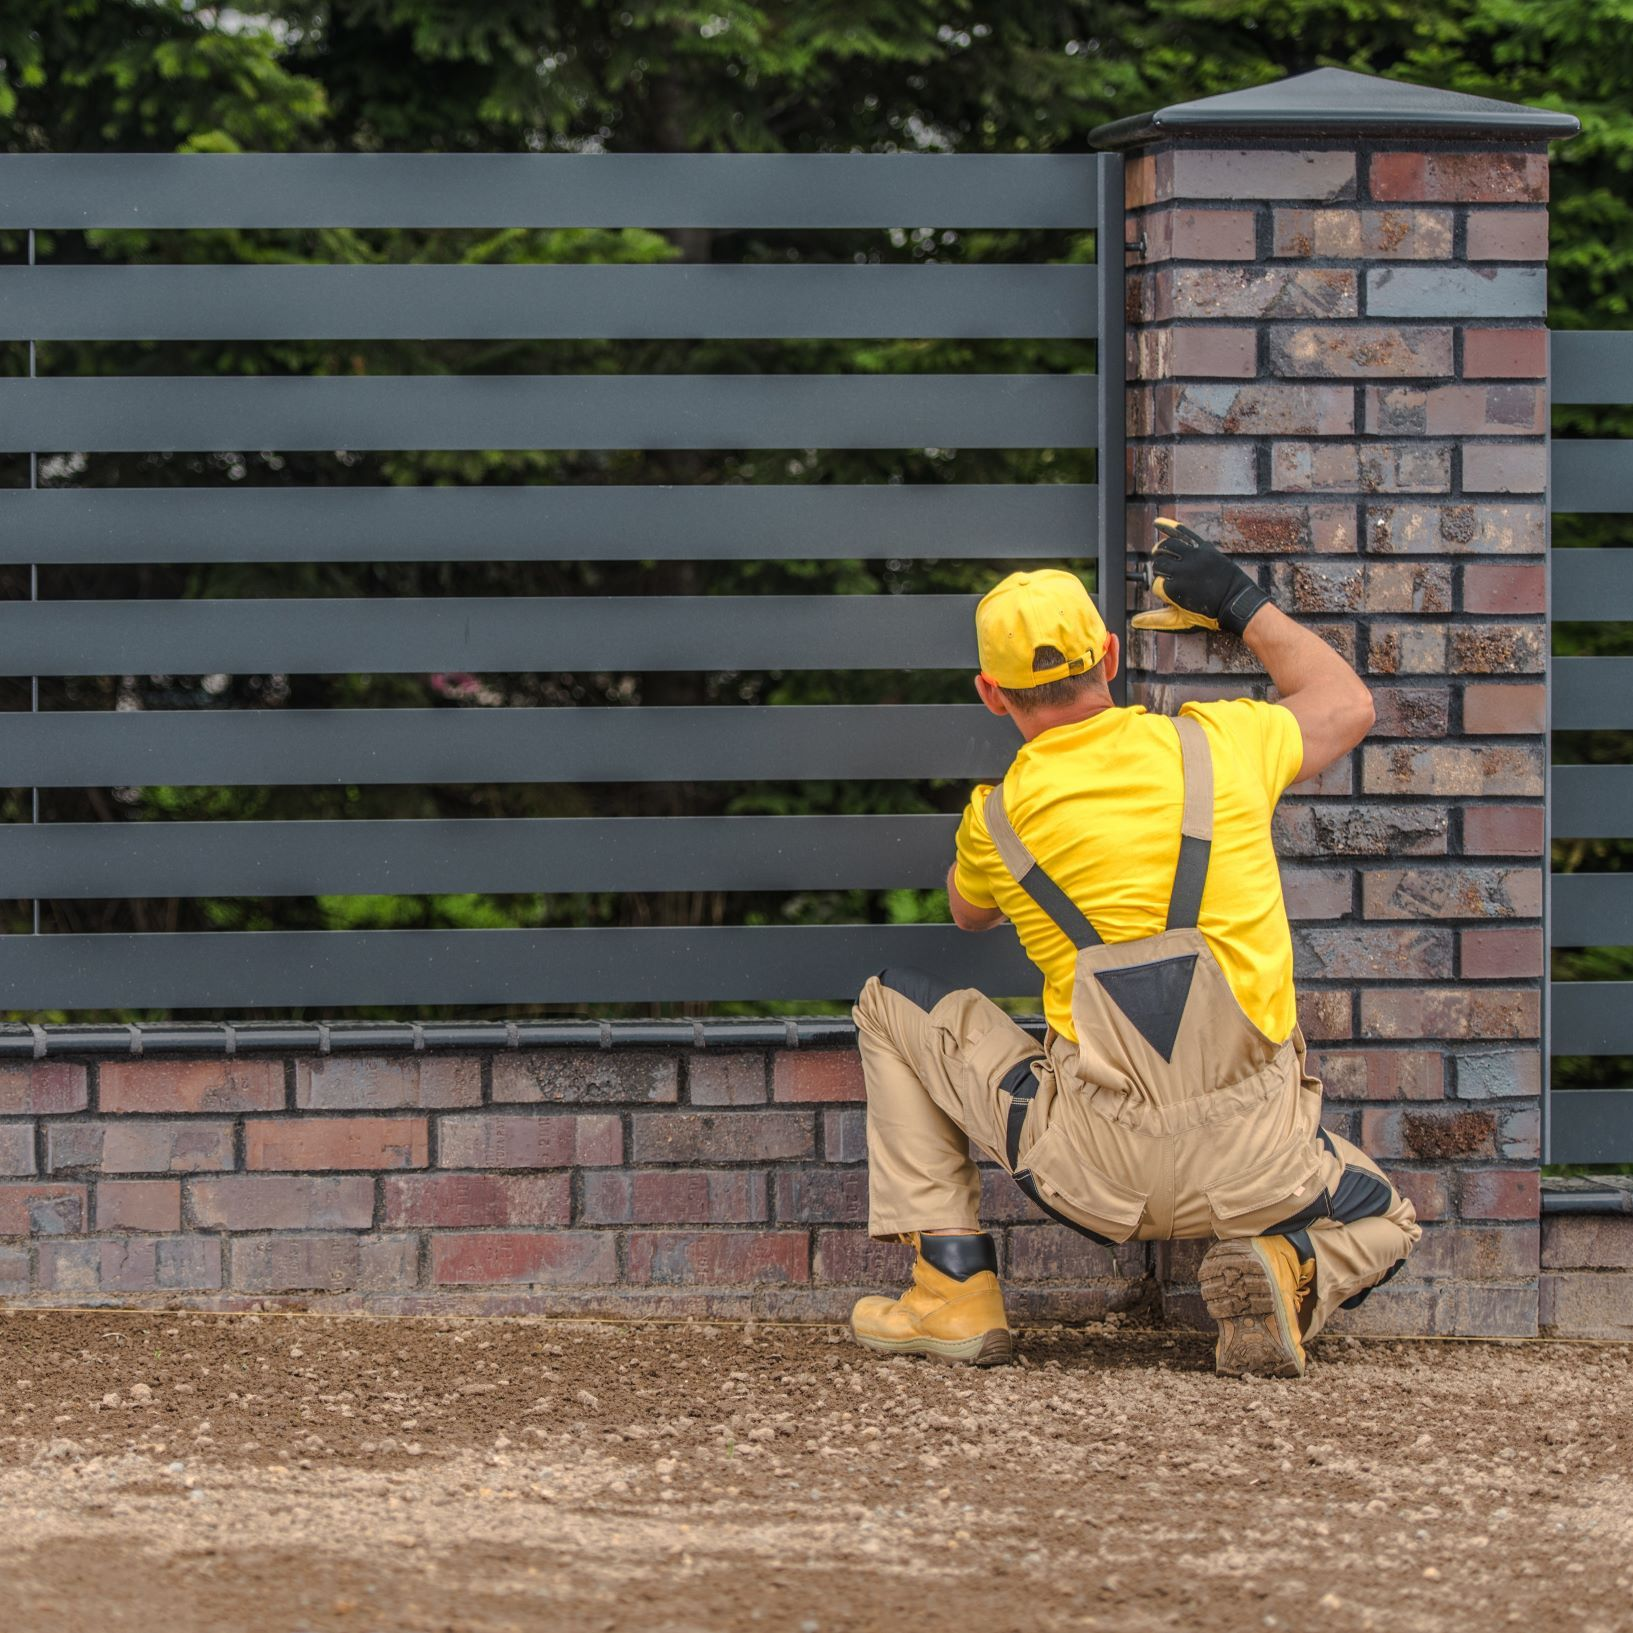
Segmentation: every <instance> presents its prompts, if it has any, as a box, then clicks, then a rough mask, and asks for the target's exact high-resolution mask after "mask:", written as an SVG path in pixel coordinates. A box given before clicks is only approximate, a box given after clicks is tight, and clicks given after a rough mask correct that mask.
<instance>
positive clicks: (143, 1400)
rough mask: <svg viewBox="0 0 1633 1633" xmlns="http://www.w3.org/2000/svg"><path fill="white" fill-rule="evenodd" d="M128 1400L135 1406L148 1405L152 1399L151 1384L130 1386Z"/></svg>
mask: <svg viewBox="0 0 1633 1633" xmlns="http://www.w3.org/2000/svg"><path fill="white" fill-rule="evenodd" d="M130 1398H131V1400H132V1401H133V1402H134V1403H135V1404H136V1405H137V1406H146V1405H148V1404H149V1403H150V1402H151V1401H152V1399H153V1386H152V1385H151V1384H132V1385H131V1386H130Z"/></svg>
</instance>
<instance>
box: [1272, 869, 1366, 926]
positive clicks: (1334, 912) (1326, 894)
mask: <svg viewBox="0 0 1633 1633" xmlns="http://www.w3.org/2000/svg"><path fill="white" fill-rule="evenodd" d="M1281 894H1282V901H1283V903H1284V904H1285V905H1286V908H1287V916H1288V918H1290V919H1292V920H1293V921H1294V922H1295V923H1297V922H1300V921H1309V920H1312V919H1341V918H1344V917H1346V916H1347V915H1348V913H1349V911H1350V907H1351V905H1352V904H1353V901H1354V897H1355V876H1354V875H1353V874H1352V873H1351V872H1350V871H1349V870H1348V869H1347V868H1283V869H1282V875H1281Z"/></svg>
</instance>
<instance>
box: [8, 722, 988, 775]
mask: <svg viewBox="0 0 1633 1633" xmlns="http://www.w3.org/2000/svg"><path fill="white" fill-rule="evenodd" d="M1018 741H1019V739H1018V738H1017V736H1016V734H1015V728H1014V726H1013V725H1011V724H1010V722H1008V721H1007V720H1001V719H999V718H997V717H996V716H994V715H990V714H988V713H987V711H986V710H985V709H983V708H981V707H980V705H979V704H879V705H869V704H856V705H819V706H811V707H798V708H756V707H745V708H730V707H720V708H555V709H552V708H524V709H484V708H450V709H243V710H240V709H230V710H226V709H224V710H221V711H219V712H218V711H215V710H200V711H196V712H195V711H193V710H174V711H164V712H153V713H145V712H140V711H137V712H109V713H91V712H89V711H87V712H84V713H66V712H64V713H54V712H49V711H48V712H45V713H41V714H21V713H0V764H4V765H5V767H6V771H7V775H8V777H9V778H10V779H11V780H12V783H13V785H14V786H16V787H21V788H28V787H34V788H106V787H135V786H139V785H148V786H153V785H159V784H165V785H172V784H173V785H178V786H189V785H191V786H214V785H221V786H247V787H253V786H255V785H257V784H265V785H267V786H277V787H297V786H300V785H303V784H306V785H318V784H326V783H335V784H340V785H341V786H346V785H349V784H382V783H549V782H674V781H680V782H687V781H691V782H721V781H731V782H736V781H743V782H753V781H757V780H789V779H795V780H798V779H804V778H813V779H821V778H830V777H834V778H861V779H868V780H871V779H882V780H885V781H891V780H900V779H917V778H921V777H951V778H969V777H984V776H991V775H996V774H1001V773H1002V771H1003V770H1004V768H1005V767H1006V766H1007V765H1008V764H1009V762H1010V760H1011V759H1012V758H1013V757H1014V752H1015V748H1016V746H1017V743H1018Z"/></svg>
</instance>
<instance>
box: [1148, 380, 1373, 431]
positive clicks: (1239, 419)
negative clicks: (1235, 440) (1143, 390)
mask: <svg viewBox="0 0 1633 1633" xmlns="http://www.w3.org/2000/svg"><path fill="white" fill-rule="evenodd" d="M1354 430H1355V393H1354V391H1353V390H1352V389H1351V388H1350V387H1348V386H1318V385H1305V384H1291V383H1281V382H1277V381H1264V380H1256V381H1253V382H1252V383H1251V384H1248V385H1239V384H1236V383H1235V382H1230V383H1226V384H1218V385H1210V384H1202V383H1190V384H1185V385H1179V384H1173V383H1169V382H1164V383H1163V384H1161V385H1159V386H1157V387H1156V389H1155V396H1154V415H1153V419H1152V423H1151V427H1150V434H1151V435H1154V436H1172V435H1175V434H1177V435H1180V436H1196V437H1216V436H1222V437H1242V436H1315V437H1326V436H1348V435H1350V434H1352V433H1353V432H1354Z"/></svg>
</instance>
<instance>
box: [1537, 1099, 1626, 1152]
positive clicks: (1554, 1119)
mask: <svg viewBox="0 0 1633 1633" xmlns="http://www.w3.org/2000/svg"><path fill="white" fill-rule="evenodd" d="M1549 1120H1550V1129H1549V1141H1548V1160H1549V1161H1550V1162H1578V1163H1599V1162H1614V1163H1623V1162H1633V1088H1629V1089H1557V1090H1555V1091H1554V1093H1553V1094H1551V1095H1550V1096H1549Z"/></svg>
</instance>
